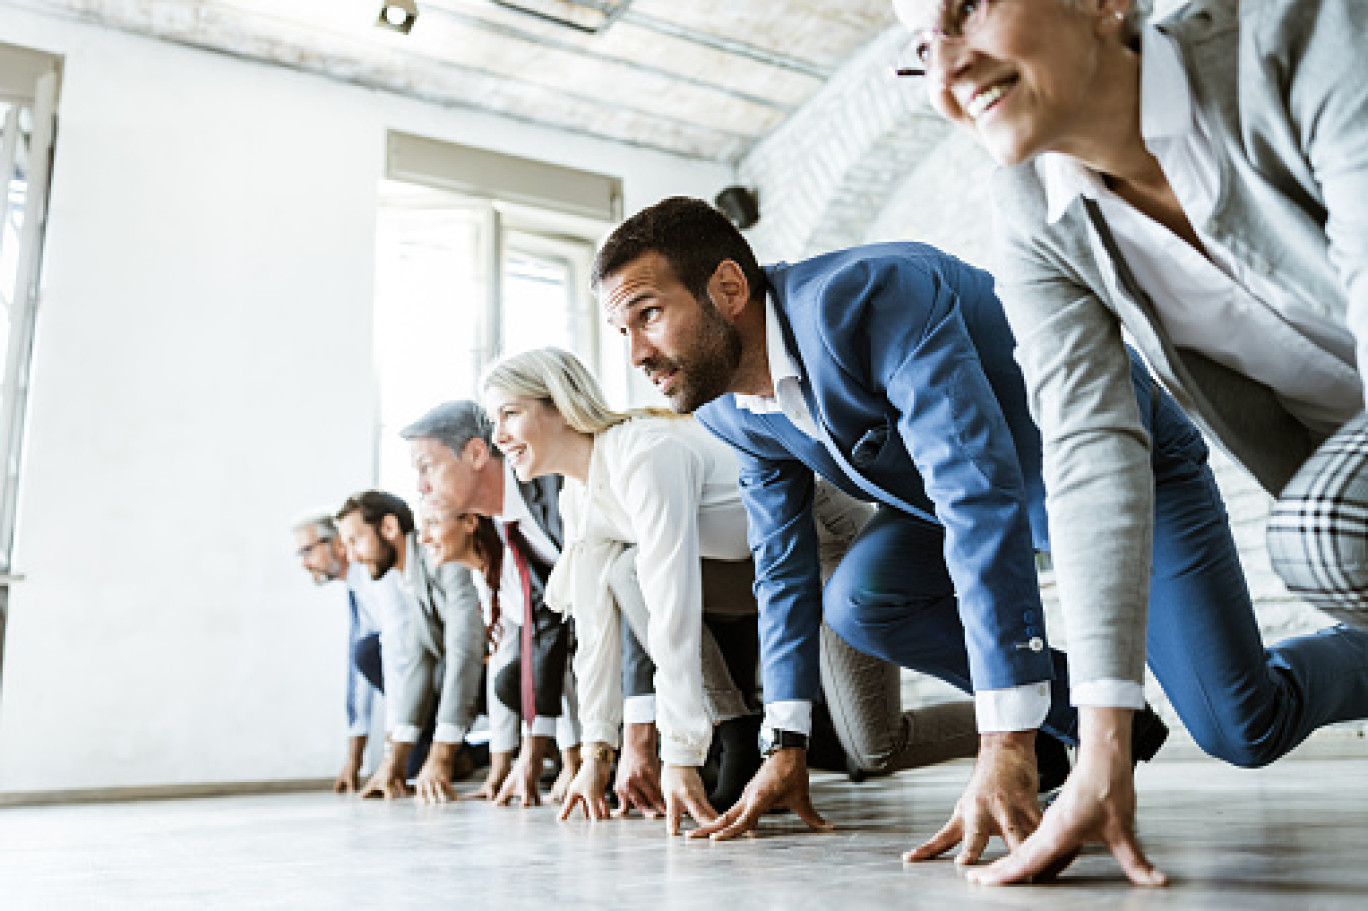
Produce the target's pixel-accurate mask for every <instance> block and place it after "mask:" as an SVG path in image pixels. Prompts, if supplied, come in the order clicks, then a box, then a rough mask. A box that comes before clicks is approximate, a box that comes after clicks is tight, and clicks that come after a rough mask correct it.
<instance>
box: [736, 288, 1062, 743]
mask: <svg viewBox="0 0 1368 911" xmlns="http://www.w3.org/2000/svg"><path fill="white" fill-rule="evenodd" d="M765 352H766V354H767V356H768V359H769V369H770V382H771V384H772V385H773V387H774V393H775V394H774V395H773V396H763V395H739V394H735V393H734V394H733V398H734V399H735V401H736V407H738V408H744V409H745V410H747V411H750V412H752V413H754V414H772V413H774V412H783V414H784V416H785V417H787V418H788V419H789V421H790V422H792V423H793V426H795V427H797V428H798V429H799V430H801V431H802V432H803V433H805V434H807V435H808V436H810V437H812V438H813V439H815V440H822V441H823V442H825V441H826V434H825V433H824V432H823V431H822V430H821V429H820V428H819V427H818V426H817V424H816V422H815V421H814V420H813V418H812V412H811V411H809V410H808V406H807V400H806V399H805V398H804V397H803V387H802V383H803V372H802V364H801V363H800V362H799V361H798V358H797V356H796V355H795V354H794V353H793V352H792V351H790V350H789V348H788V344H787V343H786V342H785V339H784V331H783V327H782V326H781V325H780V323H779V312H778V309H777V308H776V306H775V303H774V298H773V296H772V295H770V296H767V297H766V298H765ZM974 706H975V709H976V714H977V718H978V729H979V730H980V731H982V732H985V733H987V732H992V731H1027V730H1032V729H1034V728H1038V727H1040V725H1041V723H1042V722H1044V720H1045V716H1046V714H1048V712H1049V710H1050V685H1049V683H1047V682H1041V683H1027V684H1023V685H1021V686H1014V687H1007V688H1005V689H999V690H979V691H978V692H976V693H975V694H974ZM764 724H765V727H766V728H779V729H781V730H785V731H797V732H798V733H800V734H811V733H812V703H811V702H808V701H807V700H804V699H786V700H781V701H776V702H767V703H765V722H764Z"/></svg>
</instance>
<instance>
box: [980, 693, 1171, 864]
mask: <svg viewBox="0 0 1368 911" xmlns="http://www.w3.org/2000/svg"><path fill="white" fill-rule="evenodd" d="M1131 715H1132V713H1131V712H1130V710H1128V709H1113V708H1098V707H1085V708H1082V709H1080V710H1079V730H1080V734H1081V742H1080V744H1079V750H1078V765H1077V766H1076V767H1075V768H1074V771H1073V774H1071V775H1070V776H1069V780H1068V781H1067V782H1065V783H1064V789H1063V790H1062V791H1060V794H1059V798H1058V799H1057V800H1056V801H1055V802H1054V804H1052V805H1051V807H1050V809H1049V810H1048V811H1046V813H1045V818H1044V819H1043V820H1042V821H1041V823H1040V828H1038V829H1037V830H1036V832H1035V834H1034V835H1032V836H1031V837H1030V838H1028V839H1026V840H1025V841H1024V842H1022V843H1021V845H1020V846H1016V845H1014V846H1013V849H1012V853H1011V854H1010V855H1008V856H1007V857H1004V858H1002V859H1001V860H999V861H997V862H996V863H994V864H992V865H990V866H988V867H987V868H985V869H983V870H975V871H973V872H972V873H970V874H969V879H970V880H971V881H973V882H976V883H983V884H986V885H1003V884H1006V883H1019V882H1045V881H1047V880H1051V879H1054V878H1055V877H1056V876H1058V875H1059V874H1060V873H1061V872H1063V871H1064V869H1065V868H1066V867H1068V866H1069V864H1071V863H1073V860H1074V858H1075V857H1077V856H1078V852H1079V850H1080V849H1081V848H1082V847H1083V846H1084V845H1087V844H1096V843H1098V842H1100V843H1102V844H1104V845H1106V846H1107V850H1109V851H1111V853H1112V856H1113V857H1115V858H1116V860H1117V862H1118V863H1119V864H1121V869H1122V870H1124V871H1125V873H1126V876H1127V877H1128V878H1129V879H1130V881H1131V882H1132V883H1134V884H1135V885H1137V886H1162V885H1165V884H1166V883H1167V882H1168V877H1166V876H1165V875H1164V874H1163V873H1162V872H1161V871H1159V870H1157V869H1155V867H1154V865H1153V864H1151V863H1150V862H1149V859H1148V858H1146V857H1145V853H1144V851H1143V850H1141V848H1140V843H1139V841H1137V839H1136V837H1135V772H1134V768H1133V766H1132V764H1131V732H1132V728H1131Z"/></svg>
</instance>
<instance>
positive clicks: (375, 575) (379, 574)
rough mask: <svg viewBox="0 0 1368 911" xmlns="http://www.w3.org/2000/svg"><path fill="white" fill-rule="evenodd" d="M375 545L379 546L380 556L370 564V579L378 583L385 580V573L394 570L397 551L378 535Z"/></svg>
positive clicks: (397, 555)
mask: <svg viewBox="0 0 1368 911" xmlns="http://www.w3.org/2000/svg"><path fill="white" fill-rule="evenodd" d="M375 540H376V543H377V544H379V545H380V556H379V557H378V558H377V559H376V561H375V562H374V563H372V564H370V571H371V579H372V580H373V581H375V582H379V581H380V580H381V579H383V578H385V573H387V572H389V571H390V570H392V569H394V564H395V563H397V562H398V561H399V549H398V548H397V547H395V546H394V545H393V544H391V543H390V542H388V541H386V540H385V539H384V538H382V537H380V536H379V535H378V534H377V535H376V536H375Z"/></svg>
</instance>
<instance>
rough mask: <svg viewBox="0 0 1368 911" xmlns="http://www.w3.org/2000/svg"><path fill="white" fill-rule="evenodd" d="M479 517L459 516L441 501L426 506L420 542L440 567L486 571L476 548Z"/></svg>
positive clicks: (421, 525)
mask: <svg viewBox="0 0 1368 911" xmlns="http://www.w3.org/2000/svg"><path fill="white" fill-rule="evenodd" d="M479 521H480V519H479V516H476V515H475V514H473V513H458V512H457V511H456V510H454V509H452V508H451V507H450V506H449V505H448V504H446V503H445V502H443V501H441V500H432V501H424V502H423V512H422V517H421V521H420V522H419V540H420V541H421V542H422V544H423V546H424V547H426V548H427V551H428V555H429V556H430V557H432V562H433V564H434V565H436V566H441V565H442V564H444V563H460V564H461V565H463V566H466V567H469V568H470V569H475V570H479V569H482V568H483V561H482V560H481V559H480V557H479V552H478V548H477V546H476V544H475V527H476V525H477V524H478V523H479Z"/></svg>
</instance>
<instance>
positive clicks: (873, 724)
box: [812, 480, 978, 775]
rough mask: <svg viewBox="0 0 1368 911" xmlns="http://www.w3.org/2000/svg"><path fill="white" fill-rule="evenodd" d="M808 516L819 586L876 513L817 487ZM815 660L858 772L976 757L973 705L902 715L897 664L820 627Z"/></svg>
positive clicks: (834, 720)
mask: <svg viewBox="0 0 1368 911" xmlns="http://www.w3.org/2000/svg"><path fill="white" fill-rule="evenodd" d="M812 512H813V518H814V519H816V523H817V536H818V539H819V541H820V548H821V549H820V557H821V562H822V580H823V581H824V582H825V581H826V579H827V578H828V577H830V575H831V574H832V573H833V572H835V571H836V567H837V565H839V564H840V562H841V558H842V557H844V556H845V553H846V551H847V550H848V549H849V548H850V542H851V541H853V540H854V538H855V535H856V534H858V533H859V531H860V529H861V528H863V527H864V523H865V522H866V521H868V520H869V517H870V516H872V515H873V514H874V507H873V506H870V505H869V504H868V503H862V502H860V501H859V500H856V499H854V498H853V497H850V496H848V495H847V494H845V493H843V492H841V491H840V490H838V489H837V488H835V487H833V486H831V485H830V484H828V483H827V482H825V481H822V480H819V481H818V482H817V487H816V491H815V492H814V495H813V505H812ZM820 661H821V671H822V691H823V693H824V694H825V696H826V704H827V709H828V711H830V713H831V721H832V724H833V725H834V727H835V728H836V736H837V738H838V739H839V740H840V741H841V746H842V748H843V749H844V750H845V753H846V756H847V757H848V758H849V759H850V761H851V762H853V763H854V764H855V766H856V767H857V768H859V769H860V770H861V771H863V772H865V773H867V774H870V775H880V774H886V773H889V772H896V771H899V770H900V769H915V768H919V767H921V766H927V765H932V764H934V763H937V762H945V761H946V760H948V759H962V758H968V757H972V756H974V755H976V754H977V753H978V728H977V726H976V725H975V720H974V703H973V702H972V701H970V700H963V699H958V700H953V701H951V702H945V703H940V704H938V705H927V706H919V707H917V708H910V709H907V710H904V709H903V706H902V685H901V676H900V669H899V668H898V667H897V665H894V664H891V663H889V662H887V661H884V660H882V659H880V658H874V657H872V656H870V655H866V654H865V653H864V652H860V651H857V650H856V649H854V648H852V647H851V646H850V645H848V644H846V642H845V641H844V640H843V639H841V637H840V636H838V635H836V633H835V631H833V630H832V629H831V627H829V626H827V625H826V624H825V623H823V624H822V639H821V655H820Z"/></svg>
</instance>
